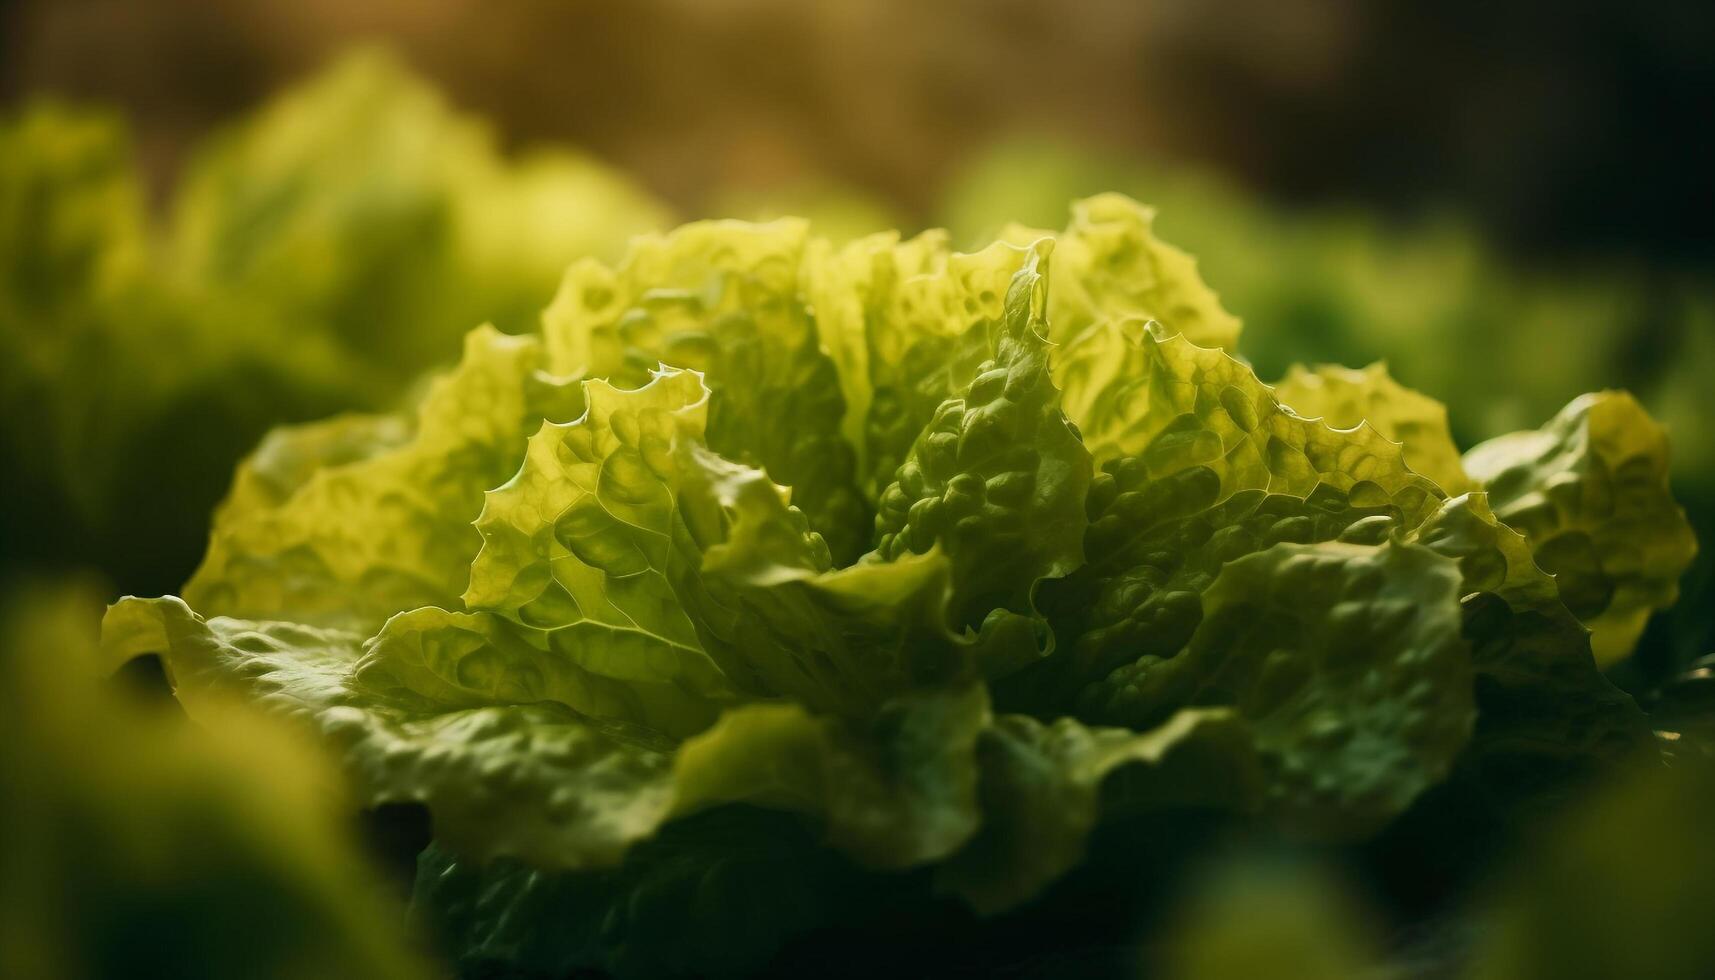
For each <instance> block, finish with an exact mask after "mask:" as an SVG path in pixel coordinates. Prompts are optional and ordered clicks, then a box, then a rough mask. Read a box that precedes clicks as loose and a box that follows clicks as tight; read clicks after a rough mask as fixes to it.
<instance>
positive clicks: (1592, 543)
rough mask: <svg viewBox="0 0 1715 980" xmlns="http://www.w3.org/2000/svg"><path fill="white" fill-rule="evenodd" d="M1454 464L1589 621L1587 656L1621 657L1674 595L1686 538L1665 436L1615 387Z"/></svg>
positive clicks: (1692, 545) (1691, 543)
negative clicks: (1468, 476)
mask: <svg viewBox="0 0 1715 980" xmlns="http://www.w3.org/2000/svg"><path fill="white" fill-rule="evenodd" d="M1465 469H1466V470H1467V471H1468V472H1469V473H1470V474H1471V477H1472V478H1473V479H1475V480H1477V481H1478V482H1479V483H1481V484H1482V485H1483V486H1484V488H1485V489H1486V490H1488V493H1489V501H1490V503H1491V505H1492V506H1493V507H1494V510H1495V514H1496V516H1497V517H1499V518H1500V519H1501V520H1502V521H1505V522H1506V523H1508V524H1509V525H1512V526H1513V527H1515V528H1517V529H1518V530H1519V531H1520V532H1521V533H1522V534H1524V536H1525V537H1526V538H1527V539H1528V540H1529V541H1530V546H1531V550H1532V552H1533V553H1534V554H1535V556H1536V562H1537V564H1538V565H1541V566H1542V568H1543V570H1544V571H1547V572H1548V573H1550V574H1551V575H1553V576H1554V577H1555V581H1556V584H1558V586H1559V588H1560V595H1561V597H1562V599H1564V600H1565V602H1566V605H1567V607H1568V608H1569V609H1571V610H1572V612H1573V613H1574V614H1576V615H1577V616H1578V618H1579V619H1580V620H1582V621H1583V622H1584V623H1585V625H1587V626H1589V627H1590V629H1591V631H1592V633H1593V635H1592V637H1591V641H1592V644H1593V646H1594V649H1595V653H1596V659H1597V661H1598V662H1599V663H1601V664H1604V665H1608V664H1613V663H1615V662H1617V661H1619V660H1622V659H1624V658H1625V657H1626V656H1627V655H1629V654H1630V653H1631V652H1632V647H1633V646H1634V645H1635V644H1636V643H1637V640H1638V635H1639V634H1641V633H1642V632H1643V629H1644V624H1645V623H1646V622H1647V621H1648V620H1649V617H1650V614H1651V613H1653V612H1655V611H1656V610H1658V609H1662V608H1665V607H1667V606H1670V605H1672V604H1673V603H1674V601H1675V600H1677V599H1678V598H1679V576H1680V575H1681V574H1683V573H1684V571H1685V569H1686V567H1687V566H1688V565H1690V564H1691V559H1692V558H1693V556H1695V555H1696V553H1697V539H1696V537H1695V536H1694V535H1693V534H1692V531H1691V525H1690V524H1688V523H1687V522H1686V520H1685V512H1684V511H1682V510H1681V509H1680V508H1679V506H1678V505H1677V504H1675V503H1674V502H1673V496H1672V494H1671V492H1670V491H1669V489H1668V485H1667V472H1668V459H1667V433H1666V432H1664V431H1663V430H1662V428H1661V426H1660V425H1659V424H1657V423H1656V422H1655V420H1654V419H1651V418H1650V417H1649V415H1648V413H1646V412H1645V411H1644V410H1643V407H1642V406H1641V405H1639V404H1638V403H1637V401H1636V400H1635V399H1634V398H1632V397H1631V396H1630V395H1628V394H1625V393H1624V392H1612V391H1608V392H1598V393H1595V394H1590V395H1585V396H1583V397H1582V398H1579V399H1577V400H1575V401H1573V402H1572V404H1570V405H1568V406H1566V408H1565V409H1563V410H1562V411H1561V412H1560V414H1559V415H1556V416H1555V417H1554V418H1553V419H1552V420H1551V421H1550V422H1549V423H1548V425H1546V426H1544V427H1543V428H1542V429H1540V430H1537V431H1534V432H1516V433H1513V434H1511V435H1506V436H1501V437H1499V438H1496V439H1492V440H1490V441H1488V442H1485V443H1483V444H1482V445H1480V446H1477V447H1476V448H1474V449H1472V450H1471V451H1470V452H1469V453H1467V454H1466V456H1465Z"/></svg>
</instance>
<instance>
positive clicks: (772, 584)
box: [464, 368, 969, 733]
mask: <svg viewBox="0 0 1715 980" xmlns="http://www.w3.org/2000/svg"><path fill="white" fill-rule="evenodd" d="M586 399H587V402H588V406H589V407H588V410H587V411H586V413H585V415H584V416H583V417H582V418H580V419H578V420H577V421H575V422H572V423H569V424H565V425H546V426H544V427H543V428H542V429H541V431H539V432H538V433H537V434H536V435H535V436H534V437H532V439H531V442H530V449H529V451H528V453H527V454H526V457H525V462H524V466H523V468H522V469H521V470H520V471H519V473H518V475H517V476H516V477H515V478H514V479H513V480H512V481H510V482H509V483H507V484H506V485H505V486H503V487H501V488H499V489H497V490H495V491H493V492H491V493H490V494H489V495H488V503H487V504H486V505H485V507H484V509H483V514H482V516H481V518H480V519H479V520H478V521H477V527H478V529H479V531H480V532H481V535H482V539H483V547H482V550H481V552H480V553H479V554H478V555H477V556H476V559H475V561H474V562H473V563H472V565H471V576H470V588H469V589H468V590H467V591H466V593H465V596H464V601H465V604H466V605H467V606H468V607H470V608H473V609H484V610H490V611H492V612H494V613H496V614H498V615H500V616H502V617H504V618H506V619H507V620H508V621H510V622H512V623H514V624H516V626H517V627H519V628H521V629H528V630H535V631H541V632H542V633H543V634H544V635H545V640H546V642H547V644H548V646H549V647H550V648H551V649H553V650H554V651H555V652H556V653H557V654H558V655H561V656H565V657H568V658H570V659H572V660H573V661H575V662H577V663H579V664H580V665H581V666H583V667H584V668H586V669H588V670H590V671H591V672H594V673H597V674H600V675H602V676H607V677H612V678H616V679H620V680H625V681H632V682H651V683H656V684H664V685H667V686H669V687H672V688H675V689H678V690H680V691H682V692H685V693H688V694H691V695H694V696H696V697H699V698H702V699H706V700H708V701H710V702H721V701H731V700H732V699H734V698H735V697H737V696H738V694H739V693H740V692H743V693H745V694H748V695H751V696H778V695H789V696H791V697H792V698H794V699H795V700H797V701H799V702H802V703H804V704H806V705H810V706H812V707H813V708H815V709H817V710H820V711H828V712H834V713H840V714H847V715H862V714H864V713H866V712H867V711H869V710H871V709H873V708H874V707H875V706H877V705H879V704H880V703H882V702H883V701H885V700H887V699H888V698H889V697H891V696H893V695H894V694H897V693H900V692H901V691H904V690H909V689H911V688H913V687H916V686H919V685H921V684H927V683H943V682H947V681H951V680H956V679H958V678H959V677H960V676H961V675H962V672H963V668H962V664H964V663H965V662H967V661H968V660H969V655H968V653H966V648H967V647H968V646H969V644H968V643H966V642H965V641H963V639H962V638H960V637H958V636H956V635H955V634H954V633H953V632H952V631H951V630H950V629H949V628H948V626H947V621H948V619H947V603H948V595H949V591H950V587H949V585H948V575H949V573H948V571H947V563H946V560H945V558H944V557H942V556H940V555H938V554H936V555H926V556H921V557H914V559H913V560H912V561H907V562H898V563H893V564H890V565H886V566H860V567H854V568H848V569H842V570H837V571H831V570H830V567H829V566H830V558H829V555H828V550H827V546H826V545H825V544H824V543H823V542H822V540H821V538H820V537H819V536H818V535H816V534H815V533H814V532H812V531H811V530H809V528H808V526H807V522H806V520H805V516H804V515H803V514H802V513H800V512H799V511H798V510H796V509H795V508H793V507H791V506H790V505H788V503H787V492H786V491H785V490H784V489H783V488H781V487H779V486H778V485H776V484H774V483H773V482H772V481H771V480H770V479H769V478H768V476H767V475H766V474H764V473H762V472H761V471H759V470H756V469H753V468H751V467H747V466H744V465H742V464H738V463H734V462H731V461H729V460H726V459H723V458H721V457H719V456H717V455H715V454H714V453H711V452H709V451H708V450H707V449H705V448H704V447H703V446H702V445H701V442H700V437H701V435H702V433H703V430H704V428H705V425H706V424H707V423H706V421H705V420H706V418H707V415H708V413H709V411H710V402H711V400H712V395H711V393H710V392H709V390H708V389H707V388H705V387H704V385H703V381H702V378H701V376H700V375H698V374H697V373H695V372H693V371H683V370H678V369H667V368H664V369H660V370H658V371H657V373H656V375H655V377H654V379H653V380H652V381H651V382H650V383H649V384H647V385H645V386H644V387H642V388H637V389H632V390H629V391H624V390H620V389H618V388H615V387H613V386H612V385H610V384H607V383H605V382H590V383H588V384H587V385H586ZM656 723H657V724H665V725H666V727H668V728H671V729H673V730H676V731H679V732H681V733H685V732H689V731H694V730H695V729H696V728H697V727H699V726H700V725H701V724H706V723H707V719H706V718H704V719H701V720H700V721H698V720H694V719H687V720H685V721H679V722H675V723H668V722H667V721H666V720H657V721H656Z"/></svg>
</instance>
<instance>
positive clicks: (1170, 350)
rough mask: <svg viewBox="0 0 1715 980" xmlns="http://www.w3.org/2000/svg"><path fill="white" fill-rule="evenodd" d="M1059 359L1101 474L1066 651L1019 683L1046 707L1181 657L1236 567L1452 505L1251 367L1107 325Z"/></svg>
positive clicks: (1061, 624)
mask: <svg viewBox="0 0 1715 980" xmlns="http://www.w3.org/2000/svg"><path fill="white" fill-rule="evenodd" d="M1062 353H1063V355H1064V359H1063V360H1062V362H1061V363H1062V365H1063V366H1065V367H1067V370H1066V371H1065V373H1064V374H1063V375H1062V377H1063V378H1064V383H1065V384H1067V386H1068V387H1067V391H1066V400H1067V403H1068V404H1069V405H1084V406H1091V408H1090V409H1089V410H1088V411H1086V413H1085V417H1084V419H1083V420H1081V421H1080V429H1081V430H1082V431H1083V432H1084V434H1085V440H1086V443H1087V444H1088V445H1090V446H1091V447H1092V451H1093V452H1094V453H1095V454H1096V456H1097V458H1098V459H1101V460H1102V465H1101V469H1102V472H1101V473H1099V474H1097V475H1096V477H1095V478H1094V480H1093V481H1092V483H1091V485H1090V492H1089V495H1088V498H1087V501H1086V508H1087V512H1088V515H1089V520H1090V524H1089V528H1088V530H1087V531H1086V533H1085V541H1084V553H1085V557H1086V562H1085V564H1084V565H1083V566H1082V567H1081V568H1079V569H1078V570H1077V571H1076V572H1074V573H1073V574H1072V575H1070V576H1068V577H1067V578H1065V579H1064V580H1061V581H1052V582H1048V583H1045V584H1044V587H1043V590H1042V608H1043V610H1044V611H1045V612H1046V613H1047V615H1048V617H1049V620H1050V622H1051V623H1052V625H1053V628H1054V632H1055V635H1056V637H1057V642H1058V645H1059V647H1060V649H1061V650H1062V651H1064V654H1063V655H1062V656H1061V657H1059V658H1057V662H1051V663H1048V664H1045V665H1044V667H1043V670H1042V671H1037V672H1033V674H1032V675H1031V676H1029V677H1027V678H1025V679H1024V680H1023V682H1022V683H1021V684H1020V685H1019V687H1020V689H1021V690H1022V691H1023V693H1024V694H1025V695H1027V697H1028V699H1029V701H1028V703H1030V704H1032V705H1033V707H1035V708H1036V709H1038V710H1039V709H1040V708H1042V707H1043V706H1045V704H1058V707H1060V708H1062V709H1063V708H1066V707H1069V706H1070V705H1069V703H1068V702H1066V701H1064V700H1057V699H1064V698H1068V697H1073V696H1075V694H1076V691H1077V690H1078V689H1079V688H1081V687H1082V686H1083V685H1086V684H1090V683H1093V682H1096V681H1099V680H1101V679H1102V678H1103V677H1104V676H1106V675H1107V674H1108V673H1109V672H1110V671H1112V670H1114V669H1115V668H1117V667H1120V666H1122V665H1124V664H1127V663H1131V662H1133V661H1136V660H1137V659H1138V658H1139V657H1145V656H1148V657H1171V656H1173V655H1174V654H1175V653H1176V652H1177V651H1179V650H1180V649H1182V648H1183V647H1184V645H1185V644H1186V643H1187V642H1188V641H1189V640H1190V637H1191V635H1192V633H1193V632H1194V631H1195V630H1196V629H1197V627H1198V624H1199V623H1200V622H1201V621H1202V618H1203V612H1202V604H1201V601H1200V597H1201V596H1202V594H1203V593H1204V592H1205V590H1207V589H1208V587H1209V586H1210V584H1211V583H1212V582H1213V581H1214V580H1215V578H1216V576H1217V575H1218V574H1219V573H1220V571H1221V568H1222V567H1223V566H1224V565H1225V564H1226V563H1228V562H1230V561H1233V560H1235V559H1237V558H1240V557H1242V556H1244V555H1247V554H1251V553H1253V552H1256V551H1260V550H1263V549H1265V548H1268V547H1269V546H1271V545H1274V544H1277V543H1281V542H1296V543H1311V542H1319V541H1330V540H1334V539H1337V538H1340V537H1342V536H1351V537H1352V539H1353V540H1361V541H1372V542H1373V541H1378V540H1380V539H1381V538H1383V537H1385V536H1386V535H1387V533H1388V531H1389V529H1409V528H1411V527H1414V526H1416V525H1417V524H1418V523H1419V522H1421V521H1422V520H1423V518H1424V517H1426V516H1427V515H1428V514H1429V513H1432V512H1433V510H1434V507H1435V504H1436V503H1437V502H1438V500H1439V498H1440V496H1441V491H1440V490H1439V489H1438V488H1437V487H1436V486H1435V485H1434V484H1433V483H1431V482H1429V481H1428V480H1426V479H1424V478H1423V477H1421V476H1418V475H1417V474H1415V473H1412V472H1411V471H1410V469H1409V468H1408V467H1407V466H1406V465H1405V462H1404V460H1403V458H1402V456H1401V453H1400V449H1399V446H1398V445H1397V444H1395V443H1392V442H1390V441H1388V440H1387V439H1385V438H1383V437H1382V436H1381V434H1380V433H1378V432H1376V431H1375V430H1374V429H1373V428H1371V427H1370V426H1367V425H1363V426H1359V427H1357V428H1354V429H1351V430H1346V431H1342V430H1335V429H1330V428H1328V427H1327V426H1326V425H1324V424H1322V423H1321V422H1318V421H1314V420H1308V419H1303V418H1300V417H1298V416H1297V415H1295V414H1293V413H1292V411H1291V410H1290V409H1288V408H1286V407H1285V406H1283V405H1281V404H1280V402H1279V401H1277V400H1276V399H1275V397H1274V395H1273V393H1272V392H1271V390H1270V389H1269V388H1268V386H1266V385H1264V384H1262V383H1261V382H1260V381H1258V380H1257V378H1256V375H1255V374H1253V373H1252V372H1251V370H1250V369H1249V368H1248V367H1246V366H1245V365H1243V364H1241V363H1240V362H1239V361H1237V360H1235V359H1234V358H1232V357H1231V356H1229V355H1227V354H1225V353H1223V352H1222V351H1218V350H1213V349H1208V348H1202V347H1198V346H1196V345H1194V344H1192V343H1190V342H1189V341H1188V340H1186V339H1185V338H1184V337H1183V336H1173V337H1168V338H1165V339H1163V338H1162V337H1160V336H1159V335H1158V334H1157V333H1156V332H1154V331H1152V330H1147V329H1144V328H1143V327H1142V325H1141V324H1138V323H1136V322H1135V321H1132V322H1130V323H1124V324H1110V325H1109V326H1108V327H1107V328H1104V330H1103V331H1101V332H1099V333H1098V332H1090V333H1086V334H1085V335H1084V337H1083V338H1081V339H1080V341H1079V342H1078V343H1076V344H1075V345H1073V347H1071V348H1070V349H1068V350H1066V351H1064V352H1062ZM1072 365H1085V366H1088V367H1089V369H1090V370H1088V371H1083V370H1071V369H1070V367H1071V366H1072ZM1092 393H1093V394H1092ZM1096 406H1101V407H1100V408H1096Z"/></svg>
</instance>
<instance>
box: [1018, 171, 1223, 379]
mask: <svg viewBox="0 0 1715 980" xmlns="http://www.w3.org/2000/svg"><path fill="white" fill-rule="evenodd" d="M1154 224H1155V209H1154V208H1150V207H1146V206H1144V205H1142V204H1139V203H1138V202H1136V201H1134V200H1132V199H1131V198H1129V197H1126V196H1125V195H1123V194H1098V195H1096V196H1095V197H1090V198H1085V199H1084V200H1081V201H1074V202H1073V203H1072V219H1071V223H1070V224H1068V225H1067V226H1066V230H1065V232H1063V233H1062V234H1060V235H1058V236H1054V235H1052V233H1050V232H1038V231H1033V230H1031V229H1028V228H1023V227H1020V226H1017V225H1014V226H1011V227H1009V228H1007V229H1006V230H1004V231H1003V232H1001V238H1002V239H1003V240H1005V241H1009V242H1015V243H1018V244H1021V245H1022V244H1026V243H1028V242H1030V241H1032V240H1034V239H1036V238H1040V237H1043V236H1044V235H1048V236H1051V237H1054V238H1055V252H1054V255H1055V268H1054V276H1053V299H1052V301H1051V302H1050V304H1049V308H1048V317H1049V319H1050V321H1052V323H1053V324H1054V332H1053V334H1052V339H1053V340H1054V342H1055V343H1058V344H1070V343H1071V342H1072V341H1073V340H1075V339H1076V338H1077V337H1078V336H1079V335H1081V334H1082V333H1083V332H1084V331H1086V330H1088V329H1090V328H1091V327H1094V326H1099V325H1100V324H1102V323H1103V322H1105V321H1108V320H1114V319H1125V318H1136V319H1143V320H1157V321H1160V322H1161V323H1162V324H1164V325H1165V326H1166V329H1167V332H1168V333H1170V334H1183V335H1185V337H1186V338H1187V339H1189V340H1190V341H1191V342H1192V343H1194V344H1197V345H1199V346H1202V347H1220V348H1226V349H1228V350H1231V349H1232V348H1233V347H1234V345H1236V344H1237V343H1238V339H1239V328H1240V323H1239V319H1238V318H1237V317H1235V316H1233V315H1232V314H1231V313H1228V312H1227V311H1226V310H1225V309H1223V308H1222V307H1221V301H1220V299H1219V297H1217V296H1216V295H1215V293H1214V291H1213V290H1211V289H1210V288H1209V287H1208V286H1207V285H1205V284H1204V282H1203V279H1202V276H1201V275H1199V274H1198V272H1197V260H1196V259H1194V258H1192V257H1191V256H1189V255H1187V254H1185V253H1184V252H1182V251H1180V250H1179V249H1177V248H1174V247H1173V246H1172V245H1169V244H1167V243H1166V242H1163V241H1161V240H1159V239H1157V238H1156V237H1155V230H1154Z"/></svg>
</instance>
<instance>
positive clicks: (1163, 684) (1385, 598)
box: [1080, 542, 1474, 836]
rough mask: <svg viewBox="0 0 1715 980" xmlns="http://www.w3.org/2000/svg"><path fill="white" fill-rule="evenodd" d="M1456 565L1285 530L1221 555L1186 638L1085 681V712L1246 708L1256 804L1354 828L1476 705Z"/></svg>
mask: <svg viewBox="0 0 1715 980" xmlns="http://www.w3.org/2000/svg"><path fill="white" fill-rule="evenodd" d="M1459 590H1460V575H1459V570H1458V566H1457V565H1456V564H1455V563H1454V562H1453V561H1452V560H1451V559H1448V558H1444V557H1442V556H1441V555H1438V554H1436V553H1434V552H1432V551H1430V550H1428V549H1427V548H1423V547H1420V546H1416V545H1401V544H1396V543H1388V544H1383V545H1379V546H1371V545H1353V544H1345V543H1339V542H1328V543H1322V544H1311V545H1304V544H1279V545H1275V546H1274V547H1272V548H1270V549H1268V550H1267V551H1262V552H1259V553H1257V554H1253V555H1249V556H1247V557H1244V558H1241V559H1238V560H1237V561H1234V562H1231V563H1229V564H1228V565H1227V566H1226V567H1225V568H1224V569H1222V571H1221V573H1220V575H1219V576H1217V578H1216V579H1215V581H1214V583H1213V584H1212V585H1211V586H1210V587H1209V589H1208V591H1207V592H1206V593H1205V594H1204V596H1203V607H1204V620H1203V623H1202V625H1201V626H1200V627H1198V629H1197V632H1196V634H1195V635H1194V636H1193V637H1192V639H1191V643H1190V645H1189V646H1188V647H1187V648H1186V649H1185V651H1184V652H1183V653H1181V654H1179V655H1178V656H1176V657H1172V658H1170V659H1161V658H1159V657H1155V656H1145V657H1142V658H1140V659H1139V660H1137V661H1136V662H1135V663H1133V664H1131V665H1129V666H1126V667H1122V668H1120V669H1118V670H1116V671H1114V672H1113V673H1112V674H1111V675H1109V676H1108V677H1107V678H1106V679H1105V680H1104V681H1102V682H1101V683H1100V684H1097V685H1094V686H1092V687H1091V688H1090V689H1088V690H1087V691H1086V692H1085V695H1084V697H1083V700H1082V705H1081V711H1080V714H1081V715H1082V716H1083V717H1086V718H1088V719H1090V720H1092V721H1094V722H1097V723H1106V724H1120V725H1125V726H1126V727H1128V728H1133V729H1144V728H1148V727H1150V726H1152V725H1156V724H1159V723H1161V722H1162V721H1164V720H1166V719H1167V718H1169V717H1171V715H1172V713H1173V712H1174V711H1176V710H1178V709H1180V708H1182V707H1188V706H1197V707H1217V706H1230V707H1232V708H1234V709H1235V710H1236V712H1237V713H1238V715H1239V716H1240V717H1242V718H1244V719H1245V720H1246V721H1247V722H1249V724H1250V726H1251V731H1252V733H1253V737H1254V739H1255V744H1256V747H1257V751H1258V752H1259V753H1260V754H1261V755H1262V757H1263V759H1264V764H1265V772H1266V775H1267V778H1266V782H1265V797H1264V805H1265V806H1266V807H1267V808H1268V809H1269V810H1270V811H1271V812H1272V813H1274V814H1275V815H1276V816H1277V817H1278V818H1279V819H1281V820H1282V821H1283V822H1284V823H1285V824H1286V825H1287V826H1288V827H1290V828H1292V829H1294V830H1295V831H1297V832H1300V833H1308V834H1312V835H1316V836H1343V835H1363V834H1366V833H1370V832H1373V831H1374V830H1375V829H1376V828H1378V827H1379V826H1380V825H1381V824H1382V823H1384V822H1385V821H1386V820H1388V819H1389V818H1391V817H1393V816H1395V815H1397V814H1398V813H1399V812H1400V811H1402V810H1404V809H1405V807H1406V806H1407V805H1409V804H1410V803H1411V801H1412V800H1413V799H1414V798H1416V796H1417V795H1418V794H1419V793H1421V792H1422V791H1423V790H1425V789H1427V788H1428V787H1430V786H1432V785H1434V784H1435V783H1437V782H1439V781H1440V780H1441V778H1442V777H1443V776H1445V775H1446V773H1447V771H1448V769H1449V767H1450V766H1451V764H1452V761H1453V758H1454V756H1455V755H1457V754H1458V752H1459V750H1460V749H1461V748H1462V747H1463V746H1464V744H1465V740H1466V737H1467V736H1468V735H1469V734H1470V730H1471V724H1472V720H1473V715H1474V712H1473V709H1472V701H1471V698H1472V695H1471V683H1472V681H1471V668H1470V662H1469V653H1468V652H1467V650H1466V647H1465V644H1464V642H1463V640H1462V639H1461V637H1460V614H1459V595H1460V592H1459Z"/></svg>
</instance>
